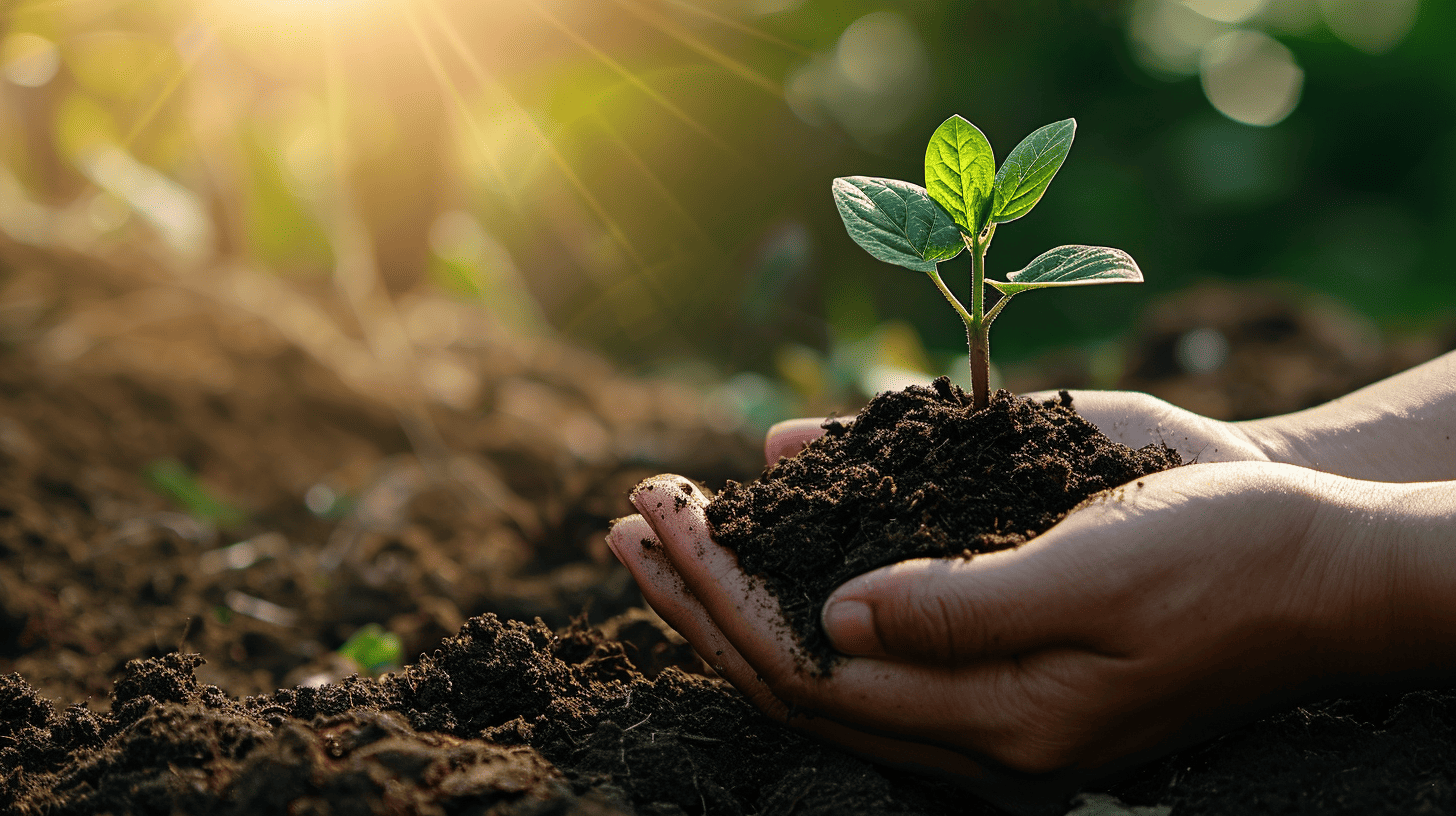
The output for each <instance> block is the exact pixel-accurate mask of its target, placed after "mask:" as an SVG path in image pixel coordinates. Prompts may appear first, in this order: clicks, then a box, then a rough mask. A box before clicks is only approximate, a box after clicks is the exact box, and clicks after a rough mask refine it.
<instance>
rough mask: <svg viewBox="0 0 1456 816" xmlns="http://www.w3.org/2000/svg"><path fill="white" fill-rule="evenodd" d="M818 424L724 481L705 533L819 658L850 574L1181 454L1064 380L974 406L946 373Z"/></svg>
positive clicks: (971, 539) (958, 543)
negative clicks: (837, 594)
mask: <svg viewBox="0 0 1456 816" xmlns="http://www.w3.org/2000/svg"><path fill="white" fill-rule="evenodd" d="M824 428H825V434H824V436H822V437H820V438H819V439H816V440H814V441H813V442H811V443H809V445H808V446H807V447H806V448H805V449H804V450H803V451H802V452H801V453H800V454H799V455H797V456H794V457H792V458H788V459H782V460H780V461H779V462H778V463H777V464H775V465H773V466H771V467H769V468H768V470H766V471H765V472H764V474H763V476H762V478H760V479H759V480H758V481H756V482H754V483H752V484H748V485H743V484H739V483H737V482H733V481H730V482H728V484H727V486H726V487H724V488H723V490H722V491H721V492H720V493H718V495H717V496H715V497H714V498H713V500H712V502H711V503H710V504H709V505H708V510H707V514H708V522H709V524H710V525H711V528H712V532H713V539H714V540H715V541H717V542H719V543H720V544H723V545H724V546H726V547H729V548H731V549H732V550H734V551H735V552H736V553H737V555H738V560H739V563H740V564H741V565H742V566H743V569H744V570H745V571H746V572H748V573H749V574H750V575H755V576H758V577H760V578H762V579H763V581H764V584H765V586H766V587H767V588H768V590H769V591H770V592H772V593H773V594H774V595H775V596H777V598H778V600H779V605H780V607H781V608H782V609H783V612H784V617H785V618H786V619H787V620H788V623H789V625H790V626H791V627H792V628H793V630H794V632H795V633H796V634H797V635H798V637H799V639H800V642H801V644H802V645H803V647H804V650H805V651H806V652H807V653H808V654H809V655H811V656H812V657H813V658H814V660H815V661H816V663H817V665H818V667H819V668H820V669H828V668H829V667H830V666H831V665H832V661H833V656H834V653H833V650H832V649H831V648H830V646H829V642H828V638H827V637H826V636H825V634H824V632H823V629H822V627H821V626H820V623H819V611H820V609H821V608H822V607H823V605H824V601H825V600H826V599H827V598H828V597H829V594H830V593H831V592H833V591H834V589H835V587H838V586H839V585H840V584H843V583H844V582H845V581H848V580H849V579H850V578H853V577H855V576H856V575H861V574H863V573H866V572H869V571H871V570H873V569H877V568H879V567H883V566H888V565H890V564H895V563H898V562H900V561H907V560H909V559H912V558H969V557H970V556H973V555H976V554H977V553H987V552H994V551H996V550H1004V549H1008V548H1011V547H1015V546H1017V545H1018V544H1021V543H1023V542H1025V541H1027V540H1028V539H1031V538H1032V537H1034V536H1036V535H1038V534H1040V533H1042V532H1045V531H1046V530H1048V529H1050V528H1051V526H1052V525H1054V524H1056V523H1057V522H1058V521H1059V520H1061V518H1062V517H1064V516H1065V515H1066V514H1067V513H1068V512H1070V511H1071V510H1072V509H1073V508H1074V507H1076V506H1077V505H1079V504H1081V503H1082V502H1084V501H1086V500H1088V499H1089V498H1091V497H1092V496H1093V495H1095V494H1097V493H1100V492H1102V491H1105V490H1112V489H1114V488H1120V487H1121V486H1123V485H1127V484H1130V483H1133V482H1134V481H1135V480H1137V479H1140V478H1142V477H1144V476H1147V475H1149V474H1152V473H1156V472H1158V471H1161V470H1167V469H1168V468H1171V467H1176V466H1178V465H1180V464H1182V459H1181V458H1180V457H1179V456H1178V452H1177V451H1174V450H1172V449H1171V448H1168V447H1167V446H1166V445H1163V444H1161V443H1157V444H1151V445H1147V446H1146V447H1143V448H1141V449H1139V450H1133V449H1132V448H1129V447H1127V446H1126V445H1122V444H1119V443H1116V442H1113V441H1112V440H1111V439H1108V438H1107V437H1106V436H1105V435H1104V434H1103V433H1102V432H1101V431H1099V430H1097V428H1096V426H1094V425H1092V424H1091V423H1089V422H1087V421H1086V420H1084V419H1082V418H1081V417H1080V416H1078V415H1077V413H1076V411H1075V410H1074V409H1073V406H1072V398H1071V396H1070V395H1069V394H1068V393H1067V392H1066V391H1062V392H1060V394H1058V396H1057V398H1056V399H1052V400H1047V401H1045V402H1036V401H1033V400H1029V399H1024V398H1021V397H1017V396H1015V395H1013V394H1010V393H1007V392H1006V391H997V392H996V393H995V394H994V395H993V396H992V397H991V400H990V404H989V405H988V406H987V407H986V408H984V409H981V410H976V409H975V408H974V407H973V403H972V400H971V397H970V395H969V394H966V393H965V392H964V391H962V390H961V389H960V388H959V387H958V386H956V385H954V384H952V383H951V382H950V381H949V380H948V379H946V378H945V377H941V378H939V379H937V380H935V381H934V383H932V384H931V386H930V387H929V388H926V387H923V386H910V387H909V388H907V389H905V390H904V391H897V392H887V393H883V394H880V395H879V396H877V397H875V398H874V399H873V400H871V401H870V403H869V404H868V405H866V406H865V408H864V410H862V411H861V412H860V413H859V416H857V417H855V419H854V420H853V422H837V421H831V422H828V423H826V424H825V426H824Z"/></svg>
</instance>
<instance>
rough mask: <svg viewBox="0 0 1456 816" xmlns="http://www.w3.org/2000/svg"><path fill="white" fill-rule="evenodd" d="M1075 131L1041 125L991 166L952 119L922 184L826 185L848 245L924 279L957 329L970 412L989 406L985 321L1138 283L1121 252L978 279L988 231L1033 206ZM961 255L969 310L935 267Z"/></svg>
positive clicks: (976, 133) (932, 150) (1071, 123)
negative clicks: (1046, 295)
mask: <svg viewBox="0 0 1456 816" xmlns="http://www.w3.org/2000/svg"><path fill="white" fill-rule="evenodd" d="M1076 130H1077V122H1076V120H1074V119H1063V120H1062V121H1060V122H1053V123H1052V124H1050V125H1047V126H1045V127H1043V128H1040V129H1038V130H1037V131H1035V132H1034V133H1032V134H1031V135H1030V136H1027V137H1026V138H1025V139H1023V140H1022V141H1021V144H1019V145H1017V146H1016V148H1015V149H1014V150H1012V151H1011V155H1009V156H1007V157H1006V161H1005V162H1004V163H1003V164H1002V165H1001V167H1000V169H997V167H996V155H995V154H994V153H993V152H992V150H991V143H990V142H988V141H987V140H986V137H985V135H984V134H982V133H981V131H980V130H979V129H978V128H977V127H976V126H975V125H973V124H971V123H970V122H968V121H966V120H965V119H963V118H961V117H960V116H952V117H951V118H949V119H947V120H945V121H944V122H943V123H941V125H940V127H938V128H936V129H935V133H934V134H933V135H932V136H931V137H930V144H929V145H927V146H926V148H925V187H920V186H918V185H915V184H911V183H910V182H908V181H899V180H897V179H882V178H869V177H867V176H850V177H848V178H837V179H835V180H834V203H835V204H836V205H837V206H838V207H839V215H840V217H842V218H843V219H844V227H845V229H847V230H848V231H849V236H850V237H851V238H853V239H854V240H855V243H857V244H859V245H860V246H861V247H864V249H865V250H866V251H868V252H869V253H870V254H871V255H873V256H875V257H876V258H878V259H880V260H882V261H885V262H887V263H892V264H896V265H898V266H903V267H905V268H907V269H914V270H916V271H919V272H924V273H926V274H928V275H929V276H930V279H931V280H932V281H934V282H935V285H936V287H937V288H938V289H940V292H941V294H943V295H945V299H946V300H948V301H950V304H951V306H953V307H955V310H956V312H957V313H958V314H959V315H960V316H961V320H962V321H963V322H964V323H965V324H966V342H967V344H968V345H969V346H970V366H971V398H972V400H973V404H974V406H975V407H976V408H984V407H986V406H987V405H988V404H989V403H990V344H989V342H988V335H989V332H990V329H991V322H992V321H994V320H995V319H996V316H997V315H999V314H1001V310H1002V309H1004V308H1006V304H1007V303H1009V302H1010V301H1011V297H1012V296H1013V295H1015V294H1017V293H1019V292H1024V291H1027V290H1028V289H1044V288H1047V287H1052V286H1083V285H1087V284H1092V283H1139V282H1141V281H1142V279H1143V273H1142V271H1141V270H1139V269H1138V266H1137V263H1135V262H1134V261H1133V259H1132V257H1131V256H1130V255H1128V254H1127V253H1126V252H1123V251H1122V250H1120V249H1113V248H1111V247H1097V246H1061V247H1057V248H1056V249H1053V250H1050V251H1047V252H1044V253H1042V254H1041V255H1038V256H1037V257H1036V258H1035V259H1034V260H1032V262H1031V263H1030V264H1029V265H1027V267H1026V268H1025V269H1022V270H1020V271H1017V272H1012V273H1011V274H1009V275H1007V276H1006V280H1004V281H997V280H986V250H987V249H988V248H990V246H991V238H992V237H993V236H995V234H996V227H997V226H999V225H1001V224H1004V223H1006V222H1007V221H1015V220H1016V219H1018V218H1020V217H1021V216H1023V215H1026V214H1027V213H1028V212H1030V211H1031V208H1032V207H1034V206H1036V202H1038V201H1040V200H1041V196H1042V193H1045V192H1046V188H1047V185H1049V184H1051V182H1052V177H1053V176H1055V175H1056V174H1057V170H1059V169H1061V166H1062V162H1063V161H1064V160H1065V159H1066V158H1067V152H1068V151H1069V150H1071V149H1072V137H1073V135H1074V134H1075V133H1076ZM963 249H968V250H970V253H971V308H970V309H969V310H967V309H966V307H965V306H963V305H962V304H961V302H960V301H959V300H957V299H956V296H955V295H954V294H953V293H952V292H951V290H950V288H949V287H947V286H946V285H945V281H943V280H941V278H940V272H939V271H938V269H937V265H938V264H941V263H944V262H946V261H949V260H951V259H952V258H954V257H956V256H957V255H959V254H960V253H961V250H963ZM988 283H989V284H990V285H992V286H994V287H995V288H996V289H997V290H998V291H999V292H1000V293H1001V295H1002V297H1001V299H1000V300H998V301H996V304H995V305H994V306H992V307H991V309H990V311H987V310H986V309H985V302H986V298H985V289H986V286H985V285H986V284H988Z"/></svg>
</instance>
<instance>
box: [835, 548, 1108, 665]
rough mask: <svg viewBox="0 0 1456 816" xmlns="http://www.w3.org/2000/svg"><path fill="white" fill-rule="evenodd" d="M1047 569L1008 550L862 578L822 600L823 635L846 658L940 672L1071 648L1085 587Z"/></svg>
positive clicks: (1082, 624) (1081, 623) (1083, 613)
mask: <svg viewBox="0 0 1456 816" xmlns="http://www.w3.org/2000/svg"><path fill="white" fill-rule="evenodd" d="M1047 560H1048V559H1044V558H1037V557H1036V556H1035V554H1033V553H1028V552H1026V551H1025V550H1007V551H1004V552H997V553H989V554H986V555H981V556H977V557H976V558H974V559H971V560H961V559H949V558H934V559H932V558H922V559H918V560H915V561H906V562H904V563H900V564H895V565H893V566H889V567H884V568H882V569H878V570H875V571H874V572H869V573H865V574H864V575H861V576H859V577H857V578H854V579H852V580H850V581H848V582H846V583H845V584H844V585H843V586H841V587H839V589H837V590H835V591H834V593H833V594H831V595H830V596H829V600H828V601H826V602H825V604H824V611H823V613H822V622H823V625H824V631H825V633H826V634H827V635H828V636H829V639H830V642H831V643H833V644H834V648H835V649H837V650H839V651H841V652H843V653H845V654H849V655H854V656H860V657H883V658H892V659H900V660H910V661H917V662H918V661H923V662H931V663H939V664H944V665H958V664H964V663H969V662H971V661H974V660H980V659H984V658H991V657H1004V656H1007V655H1012V654H1019V653H1022V652H1026V651H1030V650H1033V649H1038V648H1043V647H1047V646H1052V645H1059V644H1068V643H1071V642H1074V641H1079V640H1080V639H1081V638H1080V635H1081V633H1082V632H1083V631H1085V628H1086V626H1087V618H1088V617H1089V615H1088V610H1089V609H1093V608H1095V605H1094V604H1091V603H1088V601H1089V600H1090V598H1089V597H1088V594H1087V590H1086V589H1085V587H1086V584H1087V582H1085V581H1081V580H1078V579H1077V576H1075V575H1069V574H1067V572H1066V571H1064V570H1059V569H1054V568H1049V567H1051V565H1050V564H1048V563H1046V562H1047Z"/></svg>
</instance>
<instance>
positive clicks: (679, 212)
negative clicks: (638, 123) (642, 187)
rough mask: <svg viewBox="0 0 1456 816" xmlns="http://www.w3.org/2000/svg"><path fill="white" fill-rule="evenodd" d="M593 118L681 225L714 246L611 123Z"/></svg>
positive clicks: (604, 117)
mask: <svg viewBox="0 0 1456 816" xmlns="http://www.w3.org/2000/svg"><path fill="white" fill-rule="evenodd" d="M595 118H596V121H597V125H598V126H599V127H601V129H602V132H603V133H605V134H607V138H609V139H611V140H612V143H613V144H615V145H616V146H617V149H619V150H621V151H622V153H623V154H624V155H625V156H626V157H627V160H628V161H630V162H631V163H632V166H633V168H635V169H636V171H637V172H638V173H640V174H641V175H642V178H643V179H644V180H645V181H646V182H647V183H648V185H649V186H651V187H652V189H654V190H656V191H657V193H658V195H660V196H661V197H662V200H663V203H665V204H666V205H667V206H668V208H669V209H671V210H672V211H673V214H675V215H676V216H677V217H678V218H679V219H681V221H682V222H683V224H684V225H685V226H687V228H688V229H690V230H692V232H693V234H694V235H696V236H697V237H698V238H699V239H701V240H702V241H703V242H704V243H707V244H709V245H712V244H714V241H713V238H712V236H710V235H708V231H707V230H705V229H703V227H702V225H701V224H699V223H698V222H697V219H695V218H693V215H692V213H690V212H688V209H687V207H685V206H683V204H682V202H681V201H679V200H678V198H677V196H675V195H673V193H672V190H671V189H669V188H668V186H667V184H665V183H664V182H663V181H662V177H661V176H659V175H658V174H657V173H656V172H655V171H654V170H653V169H652V167H651V166H650V165H649V164H648V163H647V162H646V160H644V159H643V158H642V156H641V155H639V154H638V153H637V151H636V150H634V149H633V148H632V145H631V144H630V143H629V142H628V141H627V140H626V138H624V137H623V136H622V134H621V133H620V132H619V131H618V130H617V129H616V128H615V127H612V123H611V122H610V121H609V120H608V119H607V117H606V116H604V115H603V114H602V112H601V111H597V112H596V116H595Z"/></svg>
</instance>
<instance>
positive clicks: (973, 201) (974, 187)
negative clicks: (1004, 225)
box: [925, 116, 996, 235]
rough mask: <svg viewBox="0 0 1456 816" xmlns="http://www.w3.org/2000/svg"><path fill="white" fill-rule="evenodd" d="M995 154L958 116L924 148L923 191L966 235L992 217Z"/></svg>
mask: <svg viewBox="0 0 1456 816" xmlns="http://www.w3.org/2000/svg"><path fill="white" fill-rule="evenodd" d="M995 178H996V154H995V153H993V152H992V151H991V143H990V142H988V141H986V136H985V134H983V133H981V131H980V130H979V129H978V128H977V127H976V126H975V125H973V124H971V123H970V122H967V121H966V120H965V119H962V118H961V117H959V116H952V117H951V118H949V119H947V120H945V121H944V122H941V123H940V127H938V128H936V129H935V133H933V134H931V136H930V144H928V145H926V146H925V188H926V190H928V191H929V192H930V197H931V198H933V199H935V200H936V201H937V202H938V203H939V204H940V205H941V206H942V207H945V208H946V210H947V211H949V212H950V214H951V215H952V216H953V217H954V218H955V222H956V223H957V224H960V226H961V229H963V230H965V231H966V233H967V234H969V235H979V234H980V233H981V230H982V229H983V228H985V226H986V219H987V218H989V217H990V215H991V201H992V184H993V182H994V181H995Z"/></svg>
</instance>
